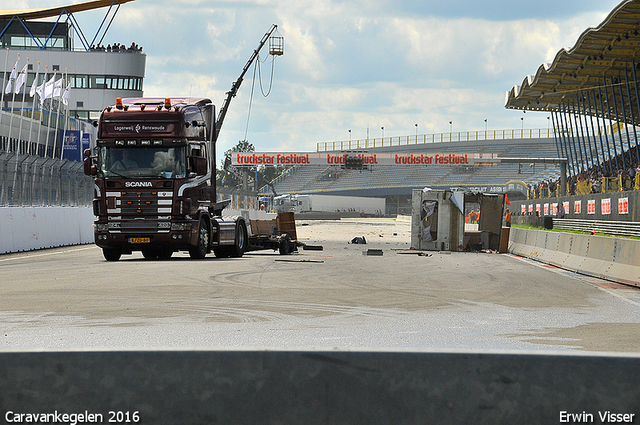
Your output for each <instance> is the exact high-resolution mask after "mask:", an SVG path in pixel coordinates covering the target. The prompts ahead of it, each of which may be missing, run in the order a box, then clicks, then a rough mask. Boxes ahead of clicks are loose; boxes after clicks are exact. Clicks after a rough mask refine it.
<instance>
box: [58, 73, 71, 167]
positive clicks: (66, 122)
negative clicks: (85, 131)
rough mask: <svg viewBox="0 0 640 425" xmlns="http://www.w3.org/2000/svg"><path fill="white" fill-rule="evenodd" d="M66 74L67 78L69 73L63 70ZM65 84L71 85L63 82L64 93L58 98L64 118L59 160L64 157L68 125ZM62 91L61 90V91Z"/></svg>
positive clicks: (66, 88) (67, 103)
mask: <svg viewBox="0 0 640 425" xmlns="http://www.w3.org/2000/svg"><path fill="white" fill-rule="evenodd" d="M64 70H65V71H66V72H67V78H68V76H69V72H68V68H65V69H64ZM67 84H71V83H67V81H66V80H63V87H64V92H62V96H60V99H61V100H62V105H63V106H62V114H63V115H62V116H63V117H65V118H64V124H63V126H62V148H63V149H61V151H60V152H61V153H60V158H62V156H63V155H64V138H65V136H66V135H67V125H68V124H69V102H68V101H67V100H65V95H66V93H67V90H68V89H69V88H68V87H67ZM61 91H62V89H61Z"/></svg>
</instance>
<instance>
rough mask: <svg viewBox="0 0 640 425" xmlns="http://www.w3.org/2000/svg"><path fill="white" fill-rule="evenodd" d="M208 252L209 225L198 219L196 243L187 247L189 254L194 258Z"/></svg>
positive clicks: (201, 256)
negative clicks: (191, 246)
mask: <svg viewBox="0 0 640 425" xmlns="http://www.w3.org/2000/svg"><path fill="white" fill-rule="evenodd" d="M208 252H209V226H207V222H206V221H204V220H202V219H200V224H199V225H198V245H196V246H195V247H193V248H191V249H189V256H190V257H191V258H195V259H198V260H199V259H202V258H204V257H206V256H207V253H208Z"/></svg>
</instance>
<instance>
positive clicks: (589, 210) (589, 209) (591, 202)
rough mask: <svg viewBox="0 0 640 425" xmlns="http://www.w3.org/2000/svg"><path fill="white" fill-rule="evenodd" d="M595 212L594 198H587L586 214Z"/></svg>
mask: <svg viewBox="0 0 640 425" xmlns="http://www.w3.org/2000/svg"><path fill="white" fill-rule="evenodd" d="M595 213H596V200H595V199H589V200H588V201H587V214H595Z"/></svg>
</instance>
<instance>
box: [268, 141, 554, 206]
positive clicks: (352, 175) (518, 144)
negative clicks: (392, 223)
mask: <svg viewBox="0 0 640 425" xmlns="http://www.w3.org/2000/svg"><path fill="white" fill-rule="evenodd" d="M358 151H359V152H360V151H362V150H358ZM366 151H367V152H368V153H390V152H394V153H425V154H436V153H440V154H448V153H458V154H459V153H469V154H475V153H481V154H487V153H491V154H496V155H497V156H498V157H511V158H514V157H515V158H557V157H558V153H557V149H556V143H555V140H554V138H534V139H508V140H473V141H468V140H465V141H451V142H444V143H418V144H407V145H400V146H387V147H376V148H370V149H366ZM558 175H559V166H558V165H556V164H537V163H533V162H525V163H522V164H518V163H515V164H496V165H463V166H451V165H430V166H415V165H409V166H380V165H374V166H369V167H366V168H365V169H363V170H350V169H345V168H343V167H340V166H313V165H310V166H298V167H296V168H292V169H289V170H287V172H286V173H285V175H283V176H281V177H279V178H278V179H276V180H274V182H273V184H274V187H275V190H276V192H277V193H278V194H286V193H299V194H302V193H305V194H308V193H325V194H332V195H347V196H375V197H386V198H387V205H388V206H389V207H388V211H387V212H388V213H395V212H398V209H399V208H402V207H403V206H408V203H409V198H410V196H411V191H412V190H413V189H421V188H423V187H425V186H428V187H431V188H434V189H455V188H462V189H472V190H481V191H489V192H499V193H503V192H504V193H507V192H509V193H510V196H511V197H513V198H515V199H517V198H519V197H520V198H524V197H525V196H526V191H527V185H528V184H530V183H532V182H538V181H540V180H544V179H549V178H557V177H558ZM265 191H266V190H265Z"/></svg>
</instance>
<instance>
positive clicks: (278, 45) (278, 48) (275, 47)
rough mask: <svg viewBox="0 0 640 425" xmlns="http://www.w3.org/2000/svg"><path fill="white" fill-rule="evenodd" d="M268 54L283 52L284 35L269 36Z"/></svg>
mask: <svg viewBox="0 0 640 425" xmlns="http://www.w3.org/2000/svg"><path fill="white" fill-rule="evenodd" d="M269 54H270V55H274V56H282V55H283V54H284V37H280V36H272V37H271V38H269Z"/></svg>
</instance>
